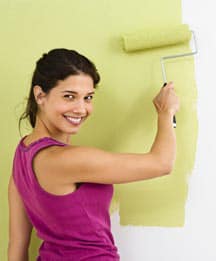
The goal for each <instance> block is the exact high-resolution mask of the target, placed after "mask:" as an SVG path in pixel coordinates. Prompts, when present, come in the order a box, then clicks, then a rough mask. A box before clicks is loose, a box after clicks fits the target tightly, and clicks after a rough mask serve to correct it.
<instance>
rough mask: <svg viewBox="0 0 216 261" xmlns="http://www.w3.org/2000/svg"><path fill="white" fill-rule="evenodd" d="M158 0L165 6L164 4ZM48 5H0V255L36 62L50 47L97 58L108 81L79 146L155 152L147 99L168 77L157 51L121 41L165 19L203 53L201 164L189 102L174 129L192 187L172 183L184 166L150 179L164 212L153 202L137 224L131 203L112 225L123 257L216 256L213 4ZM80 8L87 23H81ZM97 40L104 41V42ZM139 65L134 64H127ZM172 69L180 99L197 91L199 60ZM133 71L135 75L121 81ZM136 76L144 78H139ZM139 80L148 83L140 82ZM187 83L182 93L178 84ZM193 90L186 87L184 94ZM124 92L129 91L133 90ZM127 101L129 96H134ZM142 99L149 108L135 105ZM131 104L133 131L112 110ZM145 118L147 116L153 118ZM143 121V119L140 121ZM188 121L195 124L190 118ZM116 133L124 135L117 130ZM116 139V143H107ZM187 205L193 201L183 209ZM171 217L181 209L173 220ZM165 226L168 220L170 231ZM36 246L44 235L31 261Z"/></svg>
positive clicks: (168, 0)
mask: <svg viewBox="0 0 216 261" xmlns="http://www.w3.org/2000/svg"><path fill="white" fill-rule="evenodd" d="M159 2H160V6H158V4H159ZM46 3H47V2H46V1H45V2H44V1H37V3H34V4H33V2H31V1H27V0H16V1H15V0H13V1H1V3H0V7H1V8H0V10H1V11H4V12H3V13H2V15H1V17H2V19H3V20H4V24H5V25H7V26H4V27H2V28H1V32H2V34H1V35H2V36H4V37H2V40H1V41H2V48H1V50H0V55H1V75H2V77H1V87H0V91H1V95H0V104H1V118H2V119H3V121H4V124H2V128H1V148H2V149H1V151H0V156H1V157H0V158H1V159H2V160H1V174H0V178H1V184H3V186H2V188H1V190H0V200H1V209H3V211H1V213H3V214H1V215H0V226H1V228H0V231H1V235H0V260H6V247H7V239H8V234H7V230H8V229H7V226H8V213H7V210H8V208H7V182H8V178H9V175H10V172H11V162H12V156H13V154H12V152H13V150H14V148H15V145H16V143H17V141H18V139H19V135H18V130H17V119H18V116H19V114H20V112H21V111H22V109H23V106H22V104H21V105H20V103H21V102H22V101H23V99H24V97H25V96H26V94H27V92H28V88H29V83H30V77H31V73H32V70H33V68H34V63H35V61H36V59H38V58H39V56H40V55H41V54H42V53H43V52H46V51H48V50H49V49H51V48H57V47H66V48H74V49H77V50H79V51H80V52H81V53H83V54H85V55H87V56H88V57H89V58H92V60H93V61H94V62H95V63H96V65H97V67H98V69H99V71H100V72H101V73H102V79H103V82H102V84H101V91H100V90H98V94H97V95H98V97H97V98H96V99H97V100H96V101H95V116H94V117H93V118H92V121H89V122H87V125H86V126H84V128H83V131H82V132H81V133H80V134H79V136H78V137H77V138H76V139H75V140H74V143H76V142H77V143H79V144H80V143H83V144H85V145H96V146H98V147H101V148H104V149H107V150H113V151H122V152H124V151H125V152H126V151H130V152H132V151H133V152H143V151H144V150H145V151H146V150H147V149H148V148H149V146H150V144H151V140H152V138H153V134H154V133H152V132H151V131H150V130H151V129H152V128H153V129H154V126H155V114H154V110H153V106H152V105H151V98H152V97H153V95H154V94H155V93H156V91H157V88H158V86H160V84H161V80H162V79H161V75H160V67H159V63H158V62H157V61H158V57H159V56H160V55H161V53H160V51H156V52H154V53H149V54H148V53H147V54H142V55H139V56H138V55H134V56H133V55H130V56H129V57H128V56H126V55H125V54H124V53H123V51H122V49H121V47H120V42H119V40H118V39H119V36H120V33H121V32H124V31H127V30H129V31H130V30H133V29H134V28H138V29H139V28H140V24H141V23H146V24H148V23H149V24H151V25H152V26H155V25H158V24H159V23H162V24H164V25H169V24H171V23H173V24H179V23H182V22H184V23H188V24H189V25H190V27H191V28H193V29H194V30H195V32H196V35H197V39H198V47H199V55H198V56H197V57H196V58H195V72H196V85H197V89H198V104H197V105H198V106H197V108H198V123H199V132H198V143H197V153H196V163H195V166H194V165H193V162H194V159H193V158H194V157H195V148H196V135H197V133H196V131H195V132H194V136H191V143H190V139H189V137H190V135H191V133H193V132H192V130H193V129H188V130H187V129H184V126H189V127H190V126H191V127H192V128H195V130H196V112H195V111H194V110H193V111H192V112H193V113H192V112H191V114H188V112H189V110H188V107H184V106H183V108H187V109H186V110H182V112H179V115H178V118H177V119H179V120H180V121H182V122H183V121H185V123H186V120H187V124H185V125H182V126H180V127H179V128H178V129H177V132H178V135H179V138H180V139H181V141H182V145H181V146H180V148H183V149H185V148H186V150H185V156H186V162H188V157H190V156H191V158H190V159H189V160H190V164H188V166H187V167H188V168H187V171H183V174H184V175H185V174H188V171H189V170H191V169H193V173H192V175H190V176H189V178H188V180H187V182H188V183H185V179H183V182H182V180H181V179H178V178H177V179H175V177H180V174H181V172H180V170H181V169H180V168H178V171H179V172H175V173H174V175H173V177H174V178H173V179H171V182H170V181H169V180H168V179H167V180H166V179H165V180H164V181H163V180H162V181H158V184H157V182H156V183H154V181H152V183H151V182H150V183H149V185H150V186H151V188H152V191H150V192H151V193H149V194H148V197H149V198H150V199H154V195H155V194H154V193H155V192H157V195H158V196H157V197H158V200H159V198H160V195H162V192H163V191H159V192H158V188H160V187H161V184H165V185H167V188H168V191H166V193H167V194H166V197H165V200H163V198H162V201H161V204H162V205H161V206H163V207H161V210H160V211H159V210H158V208H157V206H158V204H159V201H157V200H156V201H155V202H153V203H154V204H152V205H151V206H150V208H149V209H151V210H154V212H152V215H149V213H150V212H149V211H147V210H146V208H142V211H141V214H143V213H144V214H146V220H144V219H141V222H140V220H138V217H139V216H141V215H139V214H140V213H138V212H136V211H137V209H134V210H135V211H134V212H133V215H131V216H129V215H127V212H128V210H127V208H125V211H124V212H120V213H119V211H116V212H114V213H113V214H112V231H113V234H114V237H115V241H116V245H117V246H118V248H119V252H120V255H121V260H122V261H134V260H136V261H143V260H146V261H158V260H162V261H165V260H166V261H173V260H175V261H190V260H196V261H201V260H202V261H203V260H205V261H213V260H216V254H215V252H214V244H215V241H216V240H215V235H216V225H215V220H216V207H215V205H214V204H213V200H214V198H216V195H215V193H216V192H215V189H214V183H215V177H214V170H215V166H214V158H213V157H214V155H216V151H215V141H214V140H215V138H214V136H213V135H214V133H215V131H216V126H215V123H214V122H213V119H214V112H215V108H214V100H213V99H214V92H215V91H214V84H213V82H214V79H213V75H214V71H213V70H214V67H215V66H214V63H213V62H214V60H215V58H216V57H215V52H214V47H215V46H216V45H215V44H216V37H215V35H214V33H213V32H214V27H213V25H214V24H215V22H216V17H215V14H214V6H213V4H214V3H213V1H210V0H207V1H205V2H201V1H199V2H197V1H195V0H191V1H186V0H183V1H182V8H181V1H179V0H175V1H173V0H163V1H152V0H151V1H150V0H149V1H148V0H145V1H141V0H136V1H133V2H131V3H130V2H125V1H122V0H121V1H108V0H107V1H105V0H104V1H96V0H95V1H92V2H91V3H90V1H89V2H87V1H79V3H77V2H76V4H75V2H73V1H65V4H64V5H62V1H53V4H52V5H48V4H46ZM99 3H100V4H99ZM135 3H136V4H135ZM144 3H145V4H144ZM94 5H95V8H94ZM98 5H99V6H98ZM69 7H70V8H69ZM84 7H85V8H84ZM73 10H76V12H73ZM89 10H91V12H89ZM99 10H100V11H99ZM203 10H204V11H205V14H204V11H203ZM81 12H82V14H83V17H85V21H86V23H83V21H84V20H83V19H82V17H81V16H80V13H81ZM182 15H183V17H182ZM95 28H97V29H95ZM78 29H79V30H78ZM86 38H87V39H88V41H86ZM95 43H97V45H96V44H95ZM98 43H100V45H99V46H98ZM182 48H183V49H184V50H187V49H188V46H181V48H179V50H178V51H181V50H183V49H182ZM173 50H174V49H173ZM163 52H167V50H166V49H164V50H163V51H162V53H163ZM133 63H135V64H136V66H137V67H136V69H134V70H131V64H133ZM176 66H178V67H176ZM119 68H121V70H119ZM175 68H178V70H180V71H181V72H182V75H184V76H185V75H187V79H185V78H182V77H181V74H179V75H176V74H175V72H174V71H172V70H171V68H170V71H171V72H172V73H174V74H172V76H173V77H174V76H176V84H177V87H178V88H177V90H178V91H179V94H180V96H181V97H182V98H184V97H191V96H192V97H195V98H196V89H195V84H194V82H192V79H189V78H188V77H190V76H189V74H187V71H188V70H189V71H190V72H191V74H190V75H192V78H193V76H194V75H193V62H192V61H191V60H187V63H186V65H185V64H184V65H183V64H182V63H181V62H180V63H178V65H175ZM131 74H133V77H134V78H132V77H127V78H125V77H126V76H129V75H131ZM140 76H142V77H141V78H140ZM143 83H145V86H143V85H142V84H143ZM190 83H191V85H190ZM184 84H185V85H184ZM131 86H133V89H131ZM147 86H148V87H147ZM181 86H182V87H183V88H182V89H180V87H181ZM144 87H145V88H144ZM150 87H151V88H150ZM187 90H188V91H190V93H188V95H187ZM125 91H127V95H126V94H125ZM134 92H135V94H134ZM122 93H124V95H122ZM138 94H140V95H138ZM141 95H142V97H141ZM129 97H132V98H130V99H129ZM137 101H138V102H137ZM140 102H142V104H143V105H142V106H143V107H142V106H139V104H141V103H140ZM137 104H138V105H137ZM110 105H112V106H110ZM184 105H185V104H184ZM132 109H133V112H135V113H137V112H139V114H138V113H137V114H136V115H138V117H139V118H135V123H136V124H137V125H136V128H131V126H128V125H124V124H125V122H124V121H120V119H121V120H123V118H122V117H121V118H119V116H118V114H116V111H118V112H119V115H125V112H127V117H130V115H131V114H130V113H131V110H132ZM146 112H147V113H146ZM110 115H112V117H110ZM146 115H148V117H147V118H146ZM187 115H188V116H187ZM138 119H140V120H138ZM141 119H142V120H141ZM143 119H146V121H145V122H144V121H143ZM190 119H191V123H192V125H190V124H189V123H188V120H190ZM98 122H100V124H98ZM113 122H114V123H115V124H113ZM95 125H96V126H97V133H98V134H97V137H94V135H93V134H94V133H95ZM107 126H109V127H107ZM126 129H127V131H126ZM119 130H120V133H121V134H119ZM87 131H88V133H90V134H91V137H92V138H91V139H89V135H86V133H87ZM123 134H124V135H125V136H124V135H123ZM183 135H185V138H184V136H183ZM143 136H144V138H143V144H145V145H142V144H141V143H140V138H142V137H143ZM134 137H136V139H134ZM188 139H189V141H188ZM110 140H112V141H113V142H112V143H110ZM125 141H127V142H125ZM186 143H187V144H186ZM186 145H188V147H187V146H186ZM184 146H186V147H184ZM183 160H184V159H183V158H179V160H178V166H180V165H181V162H182V161H183ZM190 174H191V173H190ZM183 177H185V176H183ZM176 181H181V182H180V185H181V186H182V188H183V189H180V190H178V189H179V188H176V189H177V191H179V194H178V195H177V196H176V198H175V200H173V201H172V202H171V204H170V205H169V207H168V208H166V202H169V201H168V200H167V197H169V196H173V195H174V194H173V190H172V189H170V188H171V186H172V185H176V184H177V183H176ZM160 182H161V183H160ZM173 182H174V183H173ZM137 185H138V184H137ZM157 185H159V186H157ZM143 186H144V184H141V183H140V187H139V188H140V190H141V189H143V188H144V187H143ZM181 186H180V188H181ZM123 187H125V189H124V190H125V191H126V192H127V189H128V190H129V189H131V191H132V192H133V189H134V188H137V186H135V184H130V185H129V186H126V185H125V186H122V188H123ZM116 189H117V192H118V193H119V194H118V195H124V193H123V194H121V191H123V192H124V190H118V189H119V188H117V187H116ZM143 191H144V190H143ZM146 191H148V187H146ZM187 191H188V194H187ZM139 193H140V191H139ZM139 193H138V196H139ZM118 195H117V196H118ZM168 199H169V198H168ZM176 202H181V206H180V207H179V204H176ZM185 202H187V204H186V209H185ZM147 203H148V201H147V200H146V204H147ZM163 203H164V204H163ZM131 206H132V205H131ZM141 206H142V207H144V206H145V205H141ZM129 210H130V209H129ZM169 211H170V212H169ZM135 212H136V214H137V215H135ZM169 213H175V215H174V216H173V215H170V216H169V215H168V214H169ZM185 213H186V217H185V216H184V214H185ZM133 216H134V217H136V218H135V219H134V220H130V219H129V217H133ZM155 217H156V218H155ZM168 217H169V218H168ZM152 220H153V221H152ZM142 222H143V224H142ZM120 223H124V226H121V225H120ZM128 223H134V224H136V223H141V224H140V225H141V226H132V225H128ZM148 225H150V226H151V227H149V226H148ZM157 225H158V226H157ZM159 226H160V227H159ZM167 226H172V228H168V227H167ZM175 226H183V227H175ZM39 244H40V242H39V240H38V239H36V237H35V235H33V237H32V244H31V248H30V252H31V259H30V260H35V256H36V254H37V248H38V246H39Z"/></svg>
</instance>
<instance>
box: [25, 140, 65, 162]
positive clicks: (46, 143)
mask: <svg viewBox="0 0 216 261" xmlns="http://www.w3.org/2000/svg"><path fill="white" fill-rule="evenodd" d="M25 137H26V136H25ZM25 137H23V138H22V139H21V141H20V148H21V150H22V151H23V152H25V153H27V154H29V155H28V157H29V159H31V158H33V157H34V155H35V154H36V153H37V152H39V151H40V150H42V149H43V148H46V147H50V146H68V144H66V143H63V142H61V141H58V140H55V139H54V138H52V137H43V138H40V139H38V140H36V141H34V142H32V143H31V144H30V145H28V146H26V145H25V144H24V142H23V140H24V139H25Z"/></svg>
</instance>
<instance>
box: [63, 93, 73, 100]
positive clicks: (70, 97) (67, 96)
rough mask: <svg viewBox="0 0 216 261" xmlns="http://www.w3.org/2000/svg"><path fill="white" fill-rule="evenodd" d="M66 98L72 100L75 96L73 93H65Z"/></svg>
mask: <svg viewBox="0 0 216 261" xmlns="http://www.w3.org/2000/svg"><path fill="white" fill-rule="evenodd" d="M64 98H67V99H70V100H71V99H72V98H73V95H69V94H68V95H64Z"/></svg>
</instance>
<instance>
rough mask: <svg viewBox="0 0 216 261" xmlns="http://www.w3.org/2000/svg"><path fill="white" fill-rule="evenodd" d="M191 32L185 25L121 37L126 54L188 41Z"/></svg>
mask: <svg viewBox="0 0 216 261" xmlns="http://www.w3.org/2000/svg"><path fill="white" fill-rule="evenodd" d="M190 38H191V31H190V30H189V27H188V25H187V24H182V25H178V26H173V27H164V28H148V29H146V30H140V31H136V32H133V33H127V34H124V35H123V36H122V39H123V47H124V50H125V51H126V52H134V51H141V50H145V49H152V48H157V47H163V46H167V45H175V44H180V43H184V42H188V41H190Z"/></svg>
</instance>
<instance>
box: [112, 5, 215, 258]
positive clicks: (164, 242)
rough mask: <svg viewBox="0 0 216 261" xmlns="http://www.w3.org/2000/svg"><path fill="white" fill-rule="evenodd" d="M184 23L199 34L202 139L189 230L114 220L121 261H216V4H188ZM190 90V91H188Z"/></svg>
mask: <svg viewBox="0 0 216 261" xmlns="http://www.w3.org/2000/svg"><path fill="white" fill-rule="evenodd" d="M182 14H183V19H182V22H183V23H187V24H189V27H190V28H191V29H192V30H194V31H195V33H196V38H197V41H198V55H197V56H196V57H195V70H196V83H197V89H198V104H197V107H198V121H199V135H198V147H197V154H196V162H195V166H194V170H193V173H192V175H191V177H190V180H189V195H188V200H187V205H186V218H185V219H186V220H185V226H184V227H183V228H166V227H164V228H160V227H133V226H126V227H121V226H120V225H119V216H118V213H114V214H113V215H112V217H111V222H112V232H113V235H114V239H115V243H116V245H117V247H118V250H119V253H120V256H121V261H158V260H160V261H195V260H196V261H216V203H215V201H216V188H215V187H216V182H215V181H216V173H215V162H216V158H215V156H216V148H215V144H216V142H215V137H214V134H215V133H216V124H215V121H216V117H215V104H216V100H215V93H216V91H215V89H216V86H215V85H216V84H215V80H216V79H215V77H216V30H215V28H216V2H215V1H214V0H205V1H201V0H197V1H195V0H182ZM188 91H190V90H188Z"/></svg>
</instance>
